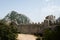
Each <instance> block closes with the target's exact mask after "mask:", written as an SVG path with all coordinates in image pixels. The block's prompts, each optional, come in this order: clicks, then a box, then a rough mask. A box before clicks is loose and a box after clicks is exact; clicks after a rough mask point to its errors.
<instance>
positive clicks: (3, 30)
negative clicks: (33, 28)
mask: <svg viewBox="0 0 60 40" xmlns="http://www.w3.org/2000/svg"><path fill="white" fill-rule="evenodd" d="M16 38H17V28H16V26H14V25H13V24H12V23H11V24H10V25H9V26H8V25H5V23H3V22H1V21H0V40H17V39H16Z"/></svg>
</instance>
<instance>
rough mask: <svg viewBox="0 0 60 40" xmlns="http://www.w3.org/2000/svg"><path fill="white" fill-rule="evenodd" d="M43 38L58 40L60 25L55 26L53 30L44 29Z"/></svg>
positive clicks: (59, 37) (59, 39)
mask: <svg viewBox="0 0 60 40" xmlns="http://www.w3.org/2000/svg"><path fill="white" fill-rule="evenodd" d="M44 40H60V26H56V27H55V28H54V30H46V31H45V34H44Z"/></svg>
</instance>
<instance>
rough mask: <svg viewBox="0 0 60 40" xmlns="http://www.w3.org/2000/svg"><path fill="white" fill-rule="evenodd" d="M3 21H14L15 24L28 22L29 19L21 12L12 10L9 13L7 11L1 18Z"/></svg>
mask: <svg viewBox="0 0 60 40" xmlns="http://www.w3.org/2000/svg"><path fill="white" fill-rule="evenodd" d="M3 20H4V21H14V22H15V23H17V24H22V23H23V24H26V23H27V24H28V23H30V19H29V18H28V17H27V16H25V15H23V14H19V13H17V12H15V11H12V12H11V13H8V14H7V15H6V16H5V18H4V19H3Z"/></svg>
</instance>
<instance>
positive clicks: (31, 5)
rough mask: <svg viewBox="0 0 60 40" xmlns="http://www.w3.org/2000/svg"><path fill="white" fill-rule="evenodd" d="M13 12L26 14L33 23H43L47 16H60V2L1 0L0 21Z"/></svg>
mask: <svg viewBox="0 0 60 40" xmlns="http://www.w3.org/2000/svg"><path fill="white" fill-rule="evenodd" d="M11 11H16V12H18V13H20V14H24V15H26V16H27V17H29V18H30V20H31V21H33V22H43V20H44V19H45V17H46V16H47V15H54V16H56V18H58V17H59V16H60V0H0V19H3V18H4V17H5V16H6V15H7V14H8V13H10V12H11Z"/></svg>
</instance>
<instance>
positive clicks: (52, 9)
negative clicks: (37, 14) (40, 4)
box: [41, 5, 60, 18]
mask: <svg viewBox="0 0 60 40" xmlns="http://www.w3.org/2000/svg"><path fill="white" fill-rule="evenodd" d="M59 14H60V6H55V5H49V6H47V7H44V8H42V9H41V15H42V16H44V17H45V16H47V15H55V16H56V18H57V17H59V16H60V15H59Z"/></svg>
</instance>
